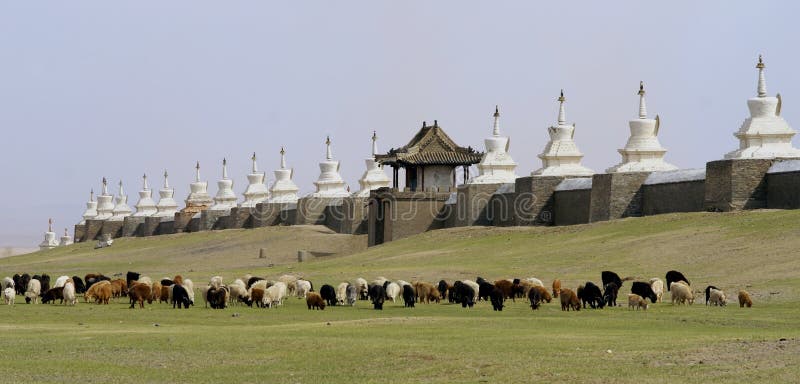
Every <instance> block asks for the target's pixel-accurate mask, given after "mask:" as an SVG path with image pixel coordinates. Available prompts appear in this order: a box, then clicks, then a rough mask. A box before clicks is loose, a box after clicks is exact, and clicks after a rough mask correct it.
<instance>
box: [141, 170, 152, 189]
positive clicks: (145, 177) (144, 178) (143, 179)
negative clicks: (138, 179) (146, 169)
mask: <svg viewBox="0 0 800 384" xmlns="http://www.w3.org/2000/svg"><path fill="white" fill-rule="evenodd" d="M149 189H150V186H149V185H147V174H146V173H145V174H144V175H142V190H143V191H147V190H149Z"/></svg>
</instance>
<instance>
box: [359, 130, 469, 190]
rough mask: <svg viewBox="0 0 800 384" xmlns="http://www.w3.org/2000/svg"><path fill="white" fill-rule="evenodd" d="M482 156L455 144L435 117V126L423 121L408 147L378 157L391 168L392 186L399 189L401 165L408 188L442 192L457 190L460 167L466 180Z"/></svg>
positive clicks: (377, 158)
mask: <svg viewBox="0 0 800 384" xmlns="http://www.w3.org/2000/svg"><path fill="white" fill-rule="evenodd" d="M482 158H483V153H481V152H477V151H475V150H474V149H473V148H472V147H467V148H465V147H461V146H459V145H458V144H456V143H455V142H454V141H453V139H451V138H450V136H448V135H447V133H445V132H444V130H443V129H442V128H441V127H440V126H439V122H438V121H436V120H434V122H433V125H427V123H425V122H423V123H422V128H421V129H420V130H419V132H417V134H416V135H414V137H413V138H412V139H411V141H409V142H408V144H406V145H405V146H403V147H400V148H393V149H390V150H389V152H388V153H386V154H383V155H376V156H375V159H376V160H378V161H379V162H380V163H381V164H383V165H389V166H391V167H392V187H393V188H399V173H400V169H401V168H402V169H404V170H405V186H406V190H408V191H425V190H437V191H440V192H447V191H450V190H454V189H455V187H456V175H457V169H458V168H459V167H462V168H463V174H464V182H465V183H466V182H467V181H468V180H469V167H470V166H471V165H473V164H478V163H480V162H481V159H482Z"/></svg>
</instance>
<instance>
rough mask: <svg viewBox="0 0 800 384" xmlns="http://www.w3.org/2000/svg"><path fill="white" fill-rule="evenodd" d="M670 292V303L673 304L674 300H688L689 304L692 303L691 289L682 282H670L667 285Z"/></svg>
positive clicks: (680, 301)
mask: <svg viewBox="0 0 800 384" xmlns="http://www.w3.org/2000/svg"><path fill="white" fill-rule="evenodd" d="M669 288H670V293H672V304H673V305H674V304H675V303H676V302H677V303H678V304H686V302H687V301H688V302H689V305H692V304H693V303H694V294H693V293H692V289H691V288H690V287H689V286H688V285H687V284H686V283H684V282H682V281H678V282H672V283H670V285H669Z"/></svg>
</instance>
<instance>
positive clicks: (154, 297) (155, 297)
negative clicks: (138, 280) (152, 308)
mask: <svg viewBox="0 0 800 384" xmlns="http://www.w3.org/2000/svg"><path fill="white" fill-rule="evenodd" d="M163 287H164V286H163V285H161V282H160V281H154V282H153V286H152V287H151V288H150V301H155V302H156V303H157V302H158V301H159V300H161V288H163ZM167 295H169V291H167Z"/></svg>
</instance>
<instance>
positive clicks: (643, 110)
mask: <svg viewBox="0 0 800 384" xmlns="http://www.w3.org/2000/svg"><path fill="white" fill-rule="evenodd" d="M638 94H639V118H640V119H646V118H647V103H645V101H644V94H645V92H644V81H640V82H639V93H638Z"/></svg>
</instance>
